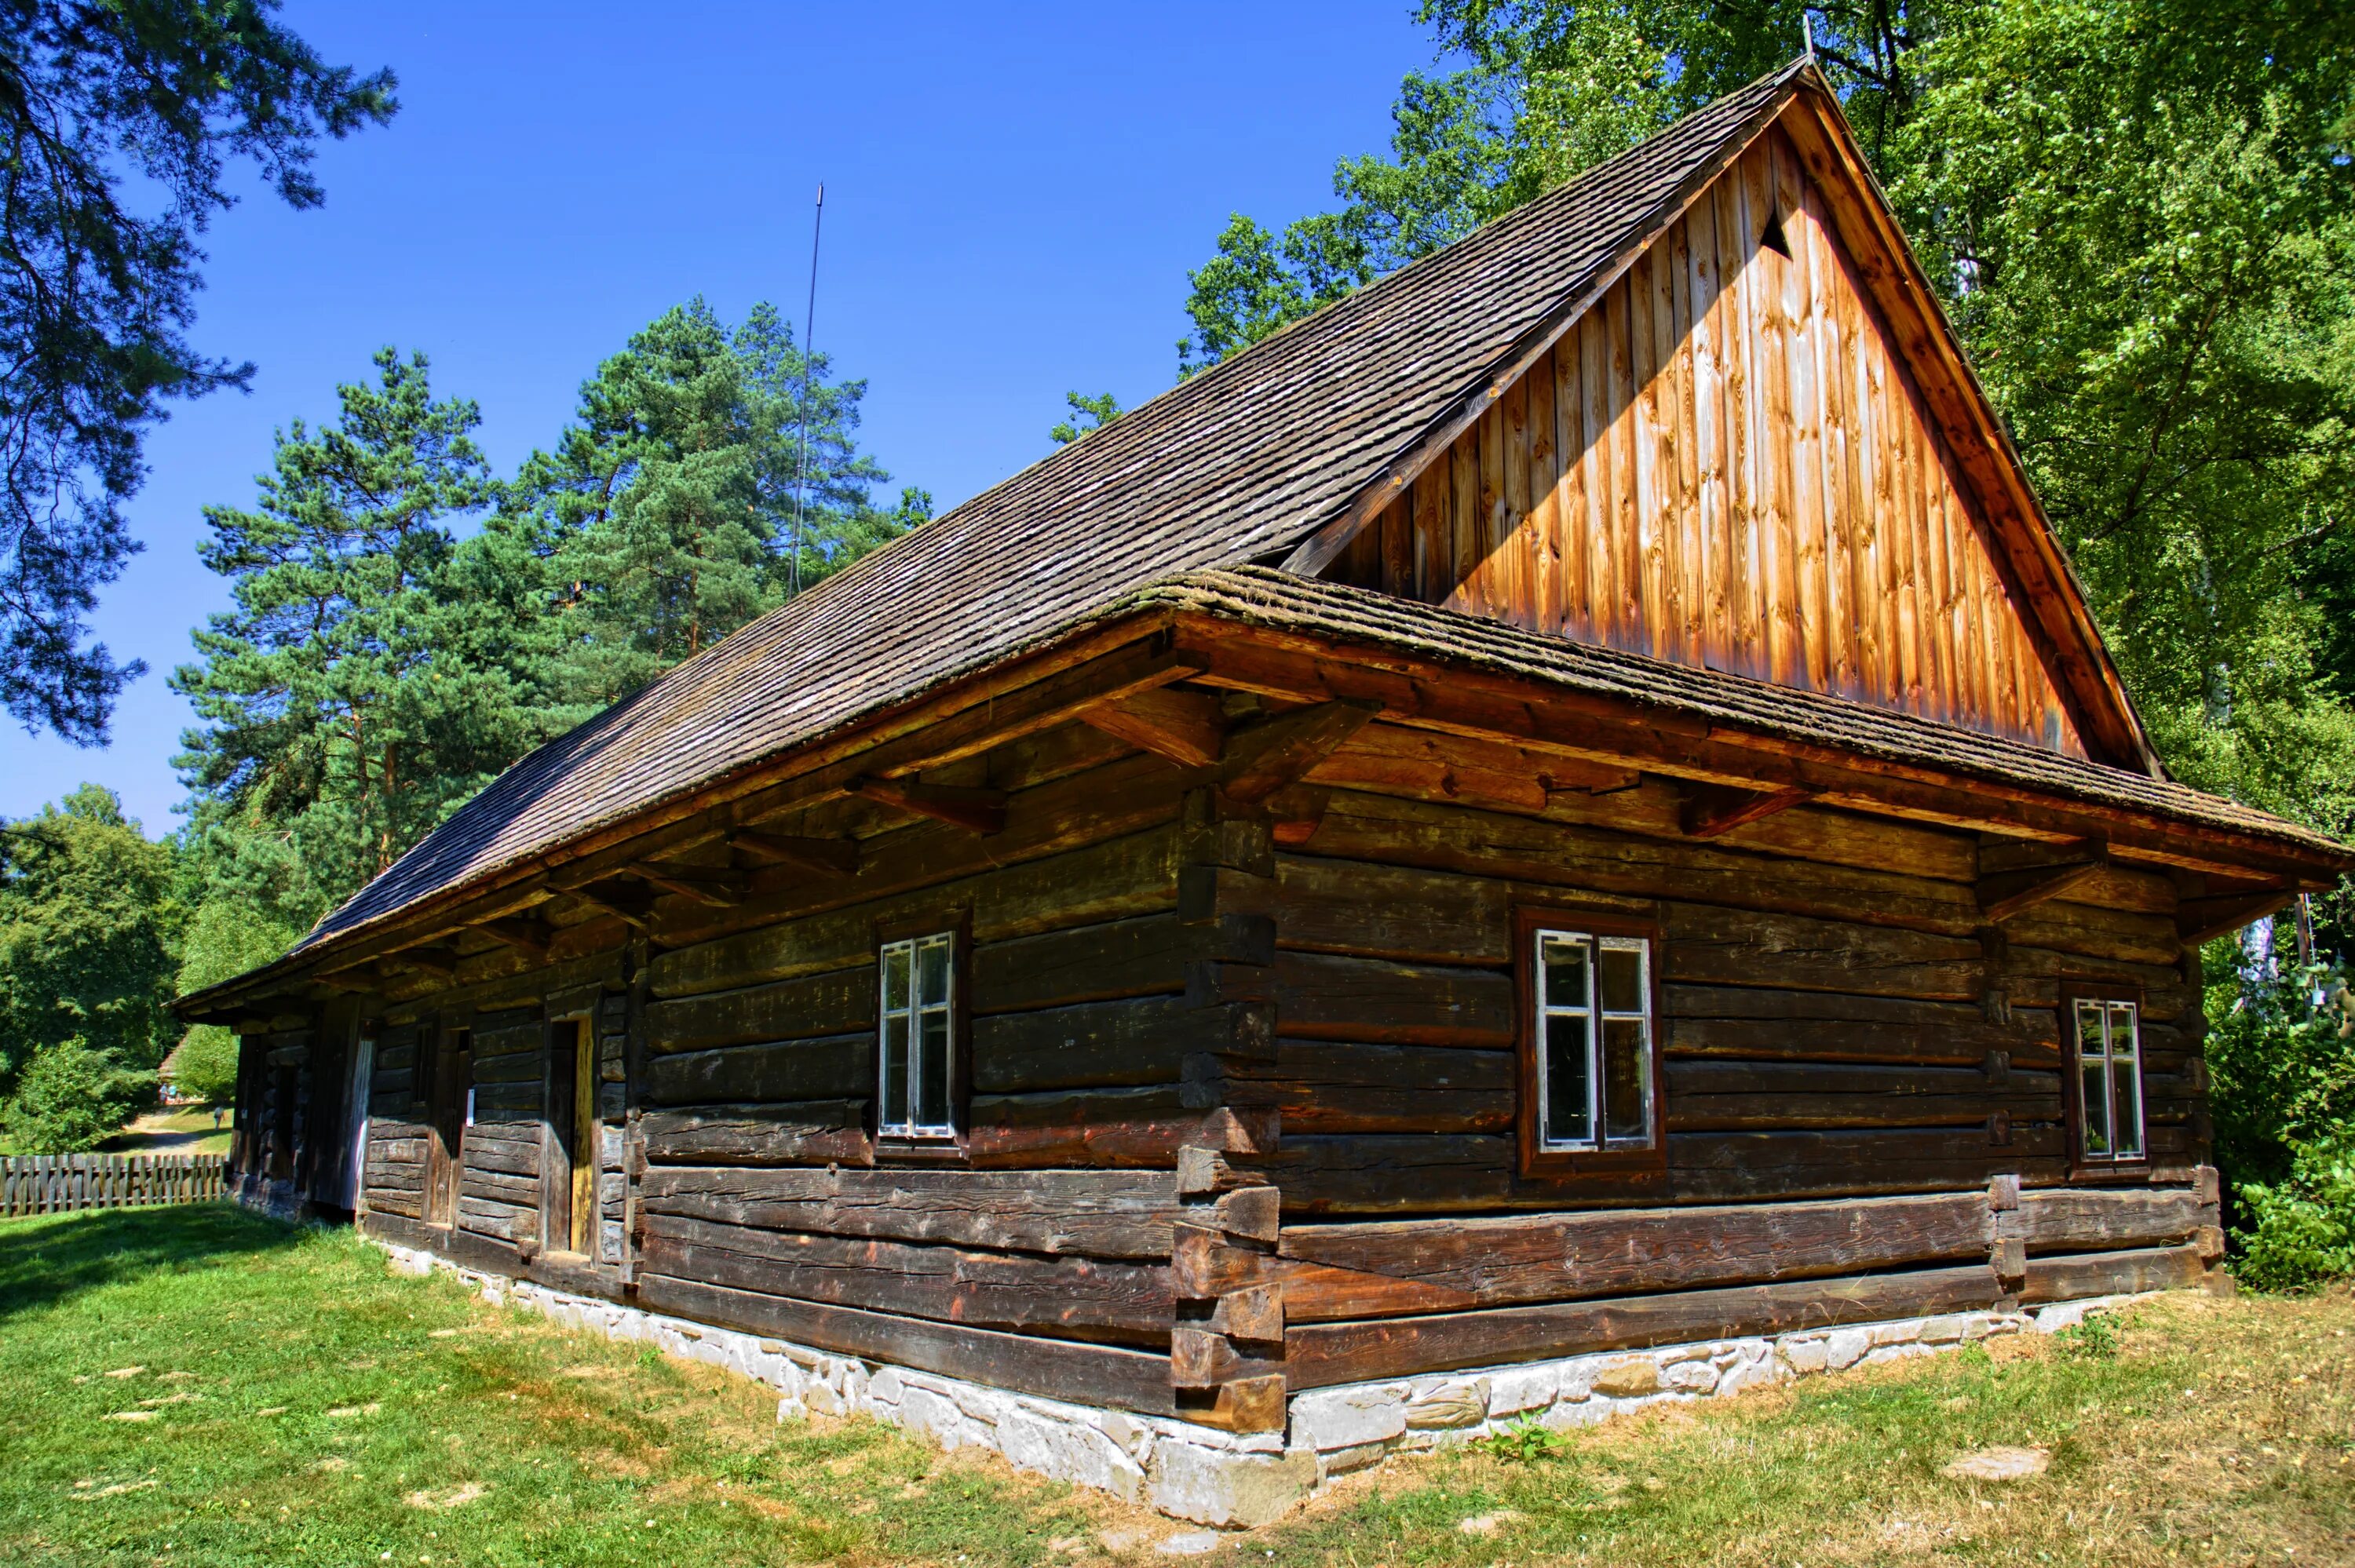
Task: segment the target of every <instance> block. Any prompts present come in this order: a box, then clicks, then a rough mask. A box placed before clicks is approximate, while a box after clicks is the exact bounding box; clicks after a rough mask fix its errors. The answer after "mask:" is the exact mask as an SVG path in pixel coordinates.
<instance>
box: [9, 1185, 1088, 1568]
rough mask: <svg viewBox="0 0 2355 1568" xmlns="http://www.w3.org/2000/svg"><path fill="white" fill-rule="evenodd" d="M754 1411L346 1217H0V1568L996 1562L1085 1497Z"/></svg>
mask: <svg viewBox="0 0 2355 1568" xmlns="http://www.w3.org/2000/svg"><path fill="white" fill-rule="evenodd" d="M132 1368H136V1369H138V1370H136V1371H126V1370H125V1369H132ZM117 1372H120V1373H123V1375H120V1376H115V1375H109V1374H111V1373H117ZM775 1411H776V1401H775V1397H774V1395H773V1394H771V1395H765V1396H764V1395H763V1394H762V1393H761V1391H759V1390H758V1389H757V1388H755V1387H754V1386H753V1385H752V1384H751V1383H747V1382H744V1381H743V1380H740V1379H731V1378H727V1377H724V1376H722V1375H721V1374H719V1373H716V1372H709V1371H708V1369H704V1368H701V1367H694V1366H687V1365H682V1364H678V1363H675V1362H670V1361H665V1360H664V1359H663V1358H661V1357H660V1356H657V1355H655V1354H653V1353H652V1352H650V1351H645V1350H643V1349H642V1348H640V1347H633V1346H625V1345H618V1344H615V1343H613V1342H612V1341H609V1340H604V1339H602V1338H599V1337H593V1336H586V1335H573V1334H565V1333H560V1332H558V1331H557V1330H554V1329H552V1328H550V1327H549V1326H548V1325H547V1324H545V1323H544V1322H543V1321H542V1320H540V1319H537V1318H534V1317H531V1316H529V1315H527V1314H524V1313H520V1312H511V1311H501V1310H496V1309H492V1308H485V1307H483V1306H482V1305H480V1304H479V1303H478V1302H476V1301H475V1300H474V1299H473V1298H471V1297H469V1296H468V1295H467V1293H466V1292H465V1291H464V1289H462V1288H461V1287H459V1286H458V1285H457V1284H456V1283H455V1282H453V1281H450V1280H447V1279H432V1280H418V1279H410V1278H404V1277H396V1276H391V1275H389V1274H388V1273H387V1271H386V1268H385V1264H384V1258H383V1255H382V1254H380V1253H378V1252H377V1251H376V1250H375V1249H374V1248H372V1247H369V1246H368V1245H366V1244H364V1243H362V1242H360V1241H358V1240H357V1239H355V1238H354V1237H352V1236H351V1235H349V1234H347V1233H335V1232H324V1231H300V1230H295V1229H292V1228H289V1227H286V1226H282V1225H280V1224H274V1223H272V1222H270V1221H267V1220H263V1219H260V1218H258V1217H255V1216H252V1215H250V1214H247V1213H243V1212H240V1211H239V1210H236V1209H232V1208H229V1207H228V1206H225V1205H205V1206H200V1207H192V1208H184V1209H174V1210H133V1211H111V1212H101V1213H85V1214H71V1215H63V1216H59V1217H55V1218H49V1219H38V1220H23V1221H12V1222H9V1223H7V1224H0V1562H5V1563H11V1564H47V1563H77V1564H79V1563H223V1564H226V1563H270V1564H273V1565H282V1564H285V1563H353V1564H359V1563H379V1562H385V1561H390V1562H395V1563H420V1562H423V1561H429V1560H430V1561H431V1562H432V1563H516V1564H524V1563H532V1564H540V1563H565V1564H575V1563H578V1564H607V1563H612V1564H624V1563H645V1564H658V1563H698V1564H701V1563H710V1564H733V1563H802V1562H858V1563H886V1562H892V1563H897V1562H938V1563H954V1562H956V1561H958V1560H959V1557H960V1554H962V1555H963V1556H964V1557H965V1558H967V1559H969V1560H970V1562H971V1563H976V1564H978V1563H1031V1562H1038V1561H1041V1560H1044V1559H1046V1558H1047V1557H1048V1556H1049V1552H1048V1545H1049V1542H1051V1541H1053V1540H1054V1539H1056V1538H1058V1537H1063V1536H1068V1535H1071V1534H1073V1533H1076V1532H1084V1531H1086V1530H1087V1529H1088V1528H1089V1526H1090V1524H1091V1521H1092V1520H1093V1519H1095V1518H1097V1517H1098V1516H1100V1515H1101V1513H1102V1511H1103V1510H1102V1508H1101V1506H1100V1505H1098V1504H1097V1503H1096V1502H1095V1501H1094V1499H1092V1498H1088V1497H1084V1496H1082V1495H1081V1494H1077V1493H1075V1492H1074V1491H1073V1490H1072V1489H1070V1488H1067V1487H1062V1486H1058V1485H1052V1484H1049V1483H1045V1482H1039V1481H1035V1480H1028V1479H1021V1478H1015V1477H1014V1476H1013V1475H1012V1474H1011V1472H1008V1471H1005V1470H1003V1468H1002V1467H998V1468H996V1469H995V1470H993V1469H992V1468H991V1467H988V1466H986V1465H981V1464H976V1463H975V1462H974V1461H972V1460H971V1459H966V1460H964V1461H963V1462H959V1461H958V1460H957V1459H956V1458H955V1457H944V1456H943V1455H941V1454H940V1453H939V1452H938V1451H937V1450H936V1449H934V1448H932V1447H931V1446H928V1445H925V1444H922V1443H919V1442H917V1441H914V1440H912V1439H910V1438H907V1437H903V1436H900V1435H899V1434H897V1433H895V1432H893V1431H892V1430H890V1428H887V1427H883V1426H880V1425H875V1424H872V1423H868V1422H858V1423H838V1424H821V1423H809V1424H800V1423H796V1424H792V1425H778V1424H777V1422H776V1420H775ZM124 1413H137V1414H141V1415H143V1416H144V1417H145V1418H144V1419H141V1420H131V1421H125V1420H117V1419H110V1417H112V1416H116V1415H118V1414H124ZM472 1488H479V1489H481V1490H480V1493H479V1495H478V1496H475V1497H474V1499H473V1500H471V1501H466V1500H453V1499H464V1498H465V1497H466V1496H467V1495H468V1489H472ZM388 1552H389V1553H390V1557H389V1558H387V1557H386V1556H385V1555H384V1554H385V1553H388ZM1064 1560H1065V1561H1068V1559H1067V1558H1066V1559H1064Z"/></svg>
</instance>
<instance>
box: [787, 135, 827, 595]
mask: <svg viewBox="0 0 2355 1568" xmlns="http://www.w3.org/2000/svg"><path fill="white" fill-rule="evenodd" d="M825 229H826V182H825V181H824V180H820V181H819V182H818V185H817V214H816V216H815V217H812V218H811V219H810V286H809V309H808V311H807V312H806V313H805V314H804V315H803V317H802V407H801V417H802V418H801V426H802V434H801V452H800V455H799V456H797V457H796V458H795V459H794V571H793V579H794V589H793V591H794V594H795V595H796V596H798V595H799V594H800V593H801V591H802V494H803V492H804V491H805V490H806V489H807V488H808V485H809V405H810V361H811V359H812V357H813V356H814V355H815V349H814V348H813V347H812V346H811V340H812V339H813V338H815V336H816V334H817V242H818V238H819V236H820V235H822V234H823V233H824V232H825Z"/></svg>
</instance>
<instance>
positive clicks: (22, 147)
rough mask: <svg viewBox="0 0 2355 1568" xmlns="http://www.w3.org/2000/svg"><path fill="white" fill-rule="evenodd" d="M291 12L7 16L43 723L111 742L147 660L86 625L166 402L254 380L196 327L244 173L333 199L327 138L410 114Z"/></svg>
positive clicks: (0, 32)
mask: <svg viewBox="0 0 2355 1568" xmlns="http://www.w3.org/2000/svg"><path fill="white" fill-rule="evenodd" d="M273 9H275V6H274V5H270V4H266V3H265V4H250V3H239V4H220V3H218V0H141V3H140V4H137V5H123V4H121V3H119V0H5V3H0V142H5V162H6V166H7V168H8V171H9V178H8V179H7V181H6V182H5V185H0V238H5V253H6V257H7V275H8V280H9V281H8V284H7V286H6V287H5V289H0V409H5V426H6V430H7V449H8V462H7V465H6V473H5V482H0V705H5V707H6V709H7V711H8V713H9V714H10V715H13V716H15V717H16V719H18V720H19V721H21V722H22V723H23V724H24V725H25V726H27V728H36V729H37V728H41V727H47V728H49V729H52V730H54V731H56V732H57V733H58V734H59V735H60V736H64V737H65V738H67V739H68V740H71V741H75V742H78V743H80V744H83V745H89V744H93V743H98V742H102V741H103V740H104V739H105V738H106V727H107V720H108V717H109V715H110V714H111V713H112V708H113V705H114V699H115V697H116V696H117V694H120V693H121V691H122V689H123V686H124V685H125V684H126V683H129V682H130V681H131V680H133V678H135V677H136V676H137V675H139V674H140V673H141V672H142V671H143V670H144V665H143V664H141V663H139V662H136V661H134V662H131V663H128V664H122V663H117V662H115V660H114V658H113V657H112V654H110V653H109V652H108V651H107V648H106V646H105V644H103V643H93V642H91V641H89V630H90V628H89V625H88V623H87V620H86V617H87V616H88V615H89V613H90V611H91V609H92V608H93V607H94V606H95V604H96V602H97V596H98V590H99V589H100V588H103V587H104V586H105V585H106V584H108V583H110V582H112V581H113V580H114V578H115V577H118V576H120V575H121V573H122V571H123V565H124V563H125V562H126V561H128V560H129V558H130V557H131V556H132V555H133V554H134V553H135V552H136V551H137V550H138V548H139V546H138V543H137V542H136V541H135V540H133V538H132V536H131V531H130V527H129V525H128V524H127V522H126V521H125V519H124V518H123V511H122V508H123V503H124V502H125V501H127V500H128V499H129V498H130V497H131V496H132V495H133V493H135V492H136V491H137V490H138V488H139V483H140V481H141V479H142V477H143V476H144V470H143V468H142V466H141V462H140V445H141V441H142V440H143V439H144V434H145V431H146V429H147V427H149V426H150V425H152V424H154V423H155V421H156V420H157V419H160V418H163V406H164V404H165V400H166V399H169V398H173V397H201V396H203V395H204V394H205V393H208V392H211V391H216V390H218V389H219V388H220V387H242V386H244V385H246V383H247V382H248V380H249V379H250V376H251V374H252V368H253V367H252V366H240V365H236V364H233V363H231V362H229V361H228V360H220V359H214V358H212V357H210V356H208V355H202V354H199V353H197V351H196V350H195V349H194V348H193V347H191V346H190V345H189V344H188V342H187V340H186V336H185V335H184V334H185V332H186V328H187V326H188V324H189V323H190V322H191V321H192V320H193V318H194V314H195V295H196V291H197V289H198V288H199V287H200V286H201V279H200V278H199V277H198V275H197V264H198V263H199V262H200V261H202V260H204V253H203V252H202V251H200V250H199V249H197V234H198V232H199V231H200V230H201V229H203V228H204V227H205V225H206V223H207V221H208V219H209V218H210V217H211V215H212V214H213V213H214V212H215V211H217V210H218V209H220V208H224V207H228V206H229V205H230V203H231V202H232V201H233V200H234V199H235V198H234V197H233V196H231V195H230V194H229V190H228V188H227V185H226V178H227V173H228V165H229V164H230V163H231V162H232V161H249V160H250V162H251V164H253V165H254V167H255V169H256V171H257V172H258V173H259V174H260V175H261V177H262V178H263V180H264V181H265V182H267V183H268V184H269V185H271V186H272V187H273V188H274V189H275V190H276V191H277V193H278V195H279V196H281V197H282V199H284V200H285V202H286V203H287V204H288V205H289V206H291V207H316V206H317V205H318V204H319V202H320V200H321V199H322V193H321V191H320V188H319V185H318V184H317V182H316V181H315V180H314V178H313V177H312V174H311V158H312V153H313V149H314V145H315V143H316V142H317V140H318V138H319V136H320V134H321V133H322V132H324V133H325V134H327V135H331V136H336V137H341V136H344V135H346V134H348V133H349V132H352V131H354V130H357V129H358V128H359V127H360V126H362V125H364V124H366V123H368V122H378V123H381V122H384V121H386V120H389V119H390V118H391V116H392V113H393V110H394V107H395V105H394V102H393V98H392V88H393V79H392V73H391V72H389V71H378V72H377V73H376V74H375V75H373V76H370V77H368V78H365V79H360V78H357V77H355V75H354V73H353V72H352V70H351V69H349V68H348V67H341V66H329V65H327V64H325V63H324V62H323V61H322V60H321V59H320V58H319V57H318V56H317V55H316V54H315V53H314V52H313V51H312V49H311V48H310V46H309V45H307V44H305V43H304V41H303V40H302V39H301V38H299V37H295V36H294V35H293V33H291V32H289V31H287V30H286V29H285V28H284V27H282V26H278V25H277V23H276V22H275V21H274V20H273V19H272V16H271V15H270V13H271V11H272V10H273Z"/></svg>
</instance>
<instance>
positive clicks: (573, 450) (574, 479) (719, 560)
mask: <svg viewBox="0 0 2355 1568" xmlns="http://www.w3.org/2000/svg"><path fill="white" fill-rule="evenodd" d="M827 369H828V363H827V360H826V356H825V355H817V356H816V357H815V359H814V360H810V361H807V362H805V356H804V355H803V354H802V353H801V351H800V350H799V349H797V348H796V347H794V342H793V332H792V329H791V328H790V327H789V326H788V325H787V324H786V323H784V321H783V318H782V317H780V316H779V315H778V313H777V312H776V310H775V308H774V307H773V306H770V305H766V304H761V305H755V306H754V307H753V308H752V310H751V313H750V314H749V315H748V316H747V317H746V318H745V321H744V323H743V324H742V325H741V326H738V327H736V328H733V329H730V327H728V325H727V324H726V323H723V322H721V321H720V320H719V317H718V316H717V315H716V314H715V313H713V311H712V310H711V308H710V306H709V305H708V304H706V303H705V302H703V301H702V300H700V299H697V300H693V301H690V302H687V304H685V305H681V306H678V307H677V308H676V309H674V310H671V311H669V312H667V313H665V314H664V315H662V316H661V317H660V318H658V319H657V320H655V322H653V323H650V324H649V325H647V326H646V327H645V329H644V330H642V331H640V332H638V333H637V334H634V335H633V336H632V337H631V339H630V341H629V344H627V346H625V347H624V348H623V351H622V352H621V353H619V354H617V355H613V357H612V358H610V359H608V360H606V361H605V362H604V363H603V364H602V365H601V366H598V369H597V374H596V375H595V376H591V378H590V379H589V380H587V381H586V382H584V383H582V384H581V402H580V408H579V412H578V414H577V415H576V416H575V420H574V423H573V424H572V425H570V427H568V428H567V429H565V431H564V432H563V434H562V435H561V436H560V437H559V440H557V442H556V445H555V449H554V450H552V451H544V452H535V453H533V454H532V456H531V457H530V459H529V460H527V461H526V462H525V464H524V465H523V469H522V471H521V473H520V474H519V475H518V476H517V479H516V481H515V482H514V483H513V484H512V485H511V486H510V487H509V489H508V493H507V498H506V504H505V505H504V506H503V507H502V508H501V510H500V513H499V514H498V515H497V516H496V517H495V518H494V519H493V520H492V522H491V524H490V525H489V526H488V527H487V528H485V531H484V534H483V535H482V538H481V541H480V542H479V544H477V545H475V546H474V547H472V548H471V549H470V550H469V551H468V552H467V555H468V556H469V557H470V558H469V560H468V561H467V563H466V566H467V569H469V570H470V571H472V572H474V574H475V575H476V576H477V577H481V578H504V579H505V580H506V581H507V582H510V583H514V582H538V583H540V584H542V585H544V592H545V595H546V599H547V602H548V603H549V606H551V607H552V610H553V613H552V614H548V615H544V616H542V617H541V618H540V623H539V624H538V626H537V627H535V628H533V629H532V630H531V631H530V633H529V635H530V636H531V637H532V638H533V639H534V640H535V646H534V649H533V652H532V653H531V655H530V656H529V657H528V658H527V660H526V661H524V663H525V664H526V666H527V667H526V668H524V669H521V670H519V671H518V672H517V678H518V679H519V680H520V681H521V682H522V683H525V684H527V685H532V686H534V687H536V688H538V689H543V690H545V691H546V692H547V693H548V694H549V695H550V697H551V698H552V699H553V700H554V701H555V702H556V703H558V704H559V705H563V711H564V712H565V714H566V715H567V716H568V718H569V719H577V718H579V717H585V716H587V715H588V714H590V713H593V712H595V711H596V710H597V709H599V708H602V707H603V706H605V705H607V704H609V703H612V702H614V701H616V700H618V699H619V698H621V697H623V696H625V695H627V694H629V693H631V692H633V691H635V690H636V689H637V688H639V687H640V686H643V685H645V683H647V682H648V681H651V680H653V679H654V678H655V676H656V675H659V674H661V673H663V672H664V671H665V670H667V669H668V668H670V666H671V665H673V664H675V663H677V662H678V661H680V660H682V659H687V658H692V657H693V656H694V655H695V654H697V653H698V652H702V651H703V650H704V649H706V648H708V647H709V646H710V645H711V644H713V643H714V642H717V641H719V640H720V639H721V638H723V637H725V636H727V635H728V633H730V632H731V631H733V630H736V629H737V628H738V627H740V626H741V625H743V624H744V623H745V622H746V621H748V620H752V619H753V618H754V617H756V616H758V615H761V614H762V613H764V612H766V611H768V610H770V609H774V608H776V607H777V606H778V605H780V604H782V603H783V602H784V600H785V599H788V598H790V597H791V596H792V595H793V594H794V593H795V592H797V591H799V590H800V589H802V588H808V587H810V586H812V585H813V584H815V582H817V581H818V580H819V579H821V578H823V577H826V576H827V575H828V574H830V573H832V572H834V571H837V570H839V569H840V568H841V567H844V566H847V564H849V562H851V561H852V560H854V559H856V558H857V557H858V556H860V555H862V554H864V553H865V552H866V551H868V550H869V549H872V548H874V547H875V546H878V545H880V544H883V543H886V542H888V541H889V540H890V539H892V538H894V537H896V536H897V535H900V534H901V533H903V532H905V531H906V530H907V529H908V528H910V527H912V526H914V525H915V524H918V523H921V522H922V521H923V520H924V519H925V518H926V517H927V516H929V515H930V514H931V510H932V503H931V498H930V497H929V496H927V495H925V494H924V493H922V492H921V491H916V490H910V491H907V492H903V493H902V494H901V497H900V506H899V507H898V509H897V510H893V511H885V510H880V509H879V508H877V507H876V506H875V505H874V504H873V503H871V501H870V499H869V492H870V489H871V487H873V486H874V485H877V484H879V483H883V482H887V481H888V480H889V479H890V475H889V474H887V473H885V472H884V471H883V470H882V468H881V467H880V466H879V465H878V464H877V463H876V462H875V461H874V460H873V459H871V458H868V457H867V456H865V455H863V454H861V453H860V452H859V451H858V443H857V440H856V436H855V432H856V430H857V429H858V405H859V402H860V400H861V399H862V398H863V397H865V396H866V392H867V384H866V383H865V382H863V381H843V382H829V381H828V380H827V378H826V372H827ZM805 392H806V397H805ZM805 414H806V416H807V419H806V431H805V429H804V415H805ZM805 448H806V457H805Z"/></svg>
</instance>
